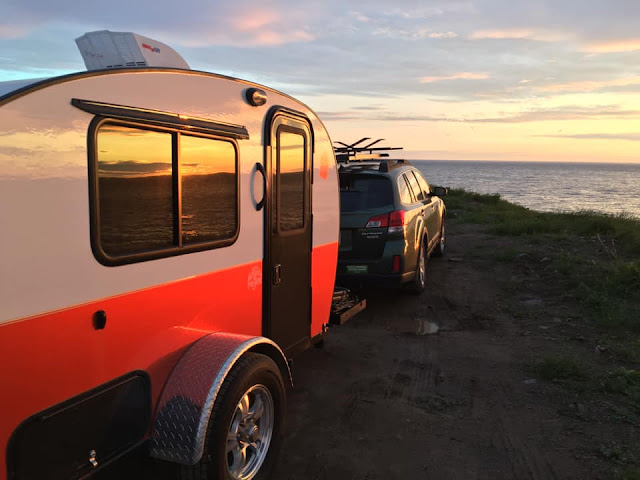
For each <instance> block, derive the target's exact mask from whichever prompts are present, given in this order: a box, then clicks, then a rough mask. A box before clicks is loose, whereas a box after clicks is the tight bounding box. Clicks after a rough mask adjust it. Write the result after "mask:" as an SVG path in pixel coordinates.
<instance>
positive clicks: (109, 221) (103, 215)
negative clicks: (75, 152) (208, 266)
mask: <svg viewBox="0 0 640 480" xmlns="http://www.w3.org/2000/svg"><path fill="white" fill-rule="evenodd" d="M95 157H96V159H95V167H94V170H95V177H96V178H95V180H94V190H95V191H94V194H93V198H94V203H95V205H94V210H93V212H94V213H93V215H94V220H93V222H94V225H95V227H96V228H95V231H94V238H93V242H94V245H95V242H97V243H98V246H99V248H98V252H99V254H98V256H102V257H106V258H99V260H101V261H103V263H105V260H106V263H107V264H119V263H130V262H132V261H141V260H146V259H151V258H158V257H162V256H167V255H176V254H179V253H187V252H189V251H196V250H203V249H206V248H215V247H219V246H224V245H228V244H230V243H233V241H234V240H235V238H236V236H237V234H238V154H237V148H236V144H235V143H234V142H233V141H231V140H226V139H224V138H215V137H210V136H204V135H203V136H196V135H191V134H189V135H187V134H182V133H181V132H178V131H171V130H164V129H151V128H145V127H143V126H139V125H128V124H120V123H116V122H111V121H107V122H104V123H102V124H100V126H99V127H98V129H97V136H96V145H95Z"/></svg>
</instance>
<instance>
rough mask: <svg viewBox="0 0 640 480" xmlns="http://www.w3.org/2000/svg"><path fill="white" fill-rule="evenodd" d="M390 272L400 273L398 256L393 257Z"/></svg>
mask: <svg viewBox="0 0 640 480" xmlns="http://www.w3.org/2000/svg"><path fill="white" fill-rule="evenodd" d="M391 271H392V272H393V273H398V272H399V271H400V255H394V256H393V268H392V270H391Z"/></svg>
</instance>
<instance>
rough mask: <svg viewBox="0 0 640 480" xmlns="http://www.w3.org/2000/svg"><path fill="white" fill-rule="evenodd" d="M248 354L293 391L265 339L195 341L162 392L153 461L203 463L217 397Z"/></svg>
mask: <svg viewBox="0 0 640 480" xmlns="http://www.w3.org/2000/svg"><path fill="white" fill-rule="evenodd" d="M247 352H256V353H262V354H264V355H267V356H269V357H270V358H271V359H272V360H273V361H274V362H275V363H276V365H278V368H279V370H280V373H281V375H282V378H283V379H284V381H285V383H286V382H287V380H288V381H289V382H290V384H291V385H292V380H291V371H290V370H289V364H288V363H287V359H286V357H285V355H284V353H283V352H282V350H281V349H280V347H278V345H276V344H275V343H274V342H273V341H271V340H269V339H268V338H264V337H251V336H246V335H236V334H231V333H212V334H209V335H207V336H205V337H202V338H201V339H199V340H198V341H196V342H195V343H194V344H193V345H192V346H191V347H190V348H189V350H187V351H186V352H185V354H184V355H183V356H182V358H181V359H180V360H179V361H178V363H177V364H176V366H175V368H174V369H173V372H171V375H170V377H169V380H168V381H167V384H166V385H165V387H164V390H163V392H162V395H161V397H160V401H159V402H158V408H157V410H156V412H157V413H156V416H155V420H154V424H153V427H152V431H151V436H150V449H149V453H150V455H151V456H152V457H154V458H158V459H161V460H167V461H170V462H176V463H180V464H183V465H195V464H196V463H198V461H200V459H201V458H202V454H203V451H204V442H205V436H206V432H207V426H208V424H209V420H210V418H211V411H212V410H213V405H214V403H215V401H216V397H217V395H218V392H219V390H220V387H221V386H222V383H223V382H224V379H225V378H226V376H227V374H228V373H229V371H230V370H231V368H232V367H233V365H234V364H235V363H236V362H237V361H238V359H240V357H242V355H244V354H245V353H247Z"/></svg>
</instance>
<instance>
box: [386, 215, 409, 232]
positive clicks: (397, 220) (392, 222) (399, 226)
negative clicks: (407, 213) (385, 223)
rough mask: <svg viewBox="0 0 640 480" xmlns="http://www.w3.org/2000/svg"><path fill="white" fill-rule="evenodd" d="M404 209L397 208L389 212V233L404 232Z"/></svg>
mask: <svg viewBox="0 0 640 480" xmlns="http://www.w3.org/2000/svg"><path fill="white" fill-rule="evenodd" d="M404 225H405V223H404V210H396V211H395V212H391V213H390V214H389V233H402V232H404Z"/></svg>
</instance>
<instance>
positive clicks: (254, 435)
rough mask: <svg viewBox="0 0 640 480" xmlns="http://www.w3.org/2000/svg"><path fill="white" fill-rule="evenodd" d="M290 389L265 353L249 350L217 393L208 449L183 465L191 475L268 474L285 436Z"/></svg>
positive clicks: (236, 479)
mask: <svg viewBox="0 0 640 480" xmlns="http://www.w3.org/2000/svg"><path fill="white" fill-rule="evenodd" d="M285 411H286V393H285V387H284V382H283V380H282V376H281V374H280V370H279V369H278V367H277V366H276V364H275V362H274V361H273V360H271V359H270V358H269V357H267V356H266V355H262V354H258V353H248V354H246V355H244V356H243V357H242V358H241V359H240V360H239V361H238V362H237V363H236V364H235V365H234V366H233V368H232V369H231V371H230V372H229V374H228V375H227V378H225V380H224V382H223V384H222V387H221V388H220V392H219V393H218V397H217V398H216V401H215V404H214V407H213V412H212V413H211V420H210V421H209V426H208V430H207V437H206V440H205V447H204V454H203V456H202V459H201V460H200V462H198V463H197V464H196V465H194V466H188V467H183V468H182V472H181V473H182V478H183V479H185V480H186V479H189V480H203V479H209V480H211V479H216V480H241V479H242V480H251V479H256V480H258V479H264V478H267V476H268V475H269V472H270V470H271V468H272V467H273V464H274V462H275V458H276V456H277V454H278V450H279V448H280V444H281V443H282V439H283V436H284V416H285Z"/></svg>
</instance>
